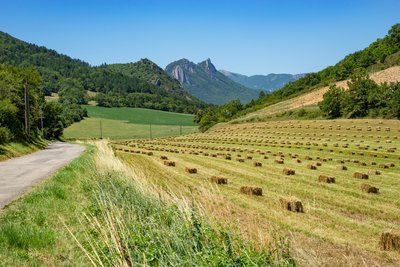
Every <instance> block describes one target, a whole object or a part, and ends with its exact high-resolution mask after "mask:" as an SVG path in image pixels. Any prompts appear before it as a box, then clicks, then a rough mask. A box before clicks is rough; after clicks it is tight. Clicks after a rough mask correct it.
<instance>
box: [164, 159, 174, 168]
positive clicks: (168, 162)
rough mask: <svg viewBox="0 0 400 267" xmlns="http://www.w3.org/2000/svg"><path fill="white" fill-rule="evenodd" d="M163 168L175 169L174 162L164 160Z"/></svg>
mask: <svg viewBox="0 0 400 267" xmlns="http://www.w3.org/2000/svg"><path fill="white" fill-rule="evenodd" d="M164 165H165V166H170V167H175V162H174V161H171V160H164Z"/></svg>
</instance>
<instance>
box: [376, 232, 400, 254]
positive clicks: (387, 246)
mask: <svg viewBox="0 0 400 267" xmlns="http://www.w3.org/2000/svg"><path fill="white" fill-rule="evenodd" d="M379 246H380V247H381V249H382V250H391V251H399V252H400V232H399V231H393V230H386V231H384V232H383V233H382V235H381V240H380V241H379Z"/></svg>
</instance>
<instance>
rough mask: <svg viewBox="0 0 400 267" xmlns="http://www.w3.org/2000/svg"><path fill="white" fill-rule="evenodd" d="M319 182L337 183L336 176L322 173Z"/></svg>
mask: <svg viewBox="0 0 400 267" xmlns="http://www.w3.org/2000/svg"><path fill="white" fill-rule="evenodd" d="M318 181H319V182H324V183H328V184H334V183H335V177H332V176H326V175H320V176H319V177H318Z"/></svg>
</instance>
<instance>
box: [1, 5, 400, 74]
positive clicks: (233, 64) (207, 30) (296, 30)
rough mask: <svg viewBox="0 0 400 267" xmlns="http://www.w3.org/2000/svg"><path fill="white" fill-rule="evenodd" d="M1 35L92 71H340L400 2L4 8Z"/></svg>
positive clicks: (396, 12)
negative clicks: (136, 66) (147, 65)
mask: <svg viewBox="0 0 400 267" xmlns="http://www.w3.org/2000/svg"><path fill="white" fill-rule="evenodd" d="M1 9H2V11H1V16H0V30H1V31H4V32H7V33H9V34H11V35H13V36H15V37H17V38H19V39H22V40H25V41H28V42H31V43H36V44H39V45H44V46H46V47H48V48H52V49H55V50H57V51H58V52H61V53H63V54H67V55H69V56H71V57H74V58H79V59H82V60H84V61H87V62H89V63H90V64H92V65H98V64H101V63H104V62H106V63H116V62H121V63H124V62H135V61H137V60H139V59H140V58H145V57H147V58H149V59H151V60H153V61H154V62H156V63H157V64H159V65H160V66H161V67H165V66H166V65H167V64H168V63H170V62H172V61H175V60H178V59H181V58H188V59H189V60H191V61H194V62H200V61H202V60H204V59H206V58H211V60H212V62H213V63H214V64H215V65H216V67H217V69H226V70H229V71H233V72H238V73H242V74H247V75H253V74H268V73H271V72H273V73H304V72H312V71H318V70H320V69H323V68H324V67H326V66H329V65H332V64H335V63H336V62H337V61H339V60H340V59H342V58H343V57H344V56H345V55H347V54H349V53H351V52H354V51H356V50H360V49H362V48H364V47H366V46H368V45H369V44H370V43H371V42H373V41H374V40H376V39H377V38H379V37H383V36H384V35H385V34H386V33H387V31H388V30H389V28H390V26H392V25H393V24H395V23H399V22H400V1H399V0H373V1H372V0H371V1H369V0H347V1H342V0H336V1H334V0H331V1H325V0H308V1H307V0H303V1H300V0H299V1H294V0H293V1H289V0H270V1H262V0H247V1H246V0H214V1H211V0H197V1H196V0H186V1H183V0H179V1H178V0H176V1H174V0H142V1H133V0H131V1H119V0H114V1H112V0H108V1H107V0H97V1H94V0H86V1H85V0H80V1H78V0H35V1H34V0H25V1H22V0H1Z"/></svg>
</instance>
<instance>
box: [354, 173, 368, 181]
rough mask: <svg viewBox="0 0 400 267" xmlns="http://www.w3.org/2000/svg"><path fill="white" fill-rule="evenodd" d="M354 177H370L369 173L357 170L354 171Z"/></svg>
mask: <svg viewBox="0 0 400 267" xmlns="http://www.w3.org/2000/svg"><path fill="white" fill-rule="evenodd" d="M353 177H354V178H358V179H368V174H365V173H361V172H355V173H353Z"/></svg>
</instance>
